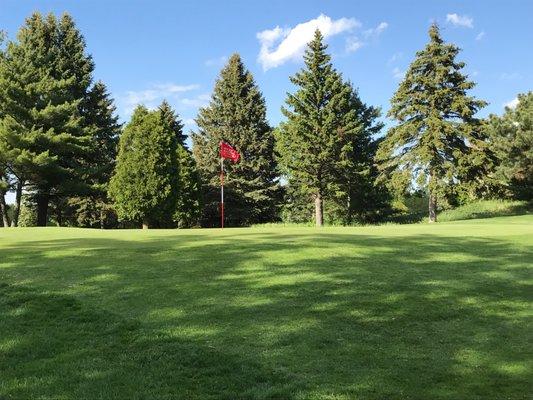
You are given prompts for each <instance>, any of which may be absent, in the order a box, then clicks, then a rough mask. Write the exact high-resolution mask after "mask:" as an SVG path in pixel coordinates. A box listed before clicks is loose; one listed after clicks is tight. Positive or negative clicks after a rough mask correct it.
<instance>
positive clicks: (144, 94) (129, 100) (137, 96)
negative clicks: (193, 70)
mask: <svg viewBox="0 0 533 400" xmlns="http://www.w3.org/2000/svg"><path fill="white" fill-rule="evenodd" d="M199 87H200V86H199V85H196V84H194V85H176V84H174V83H159V84H154V85H152V86H151V87H149V88H148V89H144V90H128V91H127V92H126V93H125V94H124V95H119V96H117V104H118V108H119V111H120V113H121V117H123V118H126V117H129V116H130V115H131V114H132V112H133V110H134V109H135V107H137V105H139V104H144V105H145V106H146V107H148V108H155V107H157V106H158V105H159V104H160V103H161V102H162V101H163V99H167V100H171V99H176V98H178V97H179V96H180V95H181V94H182V93H186V92H190V91H193V90H196V89H198V88H199Z"/></svg>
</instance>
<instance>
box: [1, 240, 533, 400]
mask: <svg viewBox="0 0 533 400" xmlns="http://www.w3.org/2000/svg"><path fill="white" fill-rule="evenodd" d="M205 239H206V238H205V236H202V235H197V234H187V235H180V236H179V239H176V238H172V239H167V238H154V239H152V240H146V241H143V242H128V241H120V240H116V239H83V238H80V239H68V240H55V241H46V242H32V243H31V245H27V247H23V246H17V245H15V246H13V247H11V248H7V249H5V250H2V255H3V256H4V258H3V261H2V262H1V263H0V273H2V272H3V275H4V277H5V280H6V281H8V282H12V283H18V284H20V283H21V282H22V283H24V285H26V286H28V288H23V287H20V286H19V285H11V286H4V287H2V289H1V293H2V294H1V295H0V299H2V300H3V303H2V307H1V308H0V313H1V320H2V321H4V320H5V321H6V324H5V327H7V328H4V329H3V330H2V331H0V343H4V345H3V346H1V345H0V349H1V350H0V357H1V358H0V366H1V370H2V371H7V374H3V375H4V378H3V383H1V384H0V388H2V389H1V390H0V395H2V394H3V395H4V396H8V398H10V397H12V398H28V397H37V396H41V397H42V398H56V397H63V398H69V399H70V398H72V399H80V398H106V399H107V398H158V399H160V398H217V399H219V398H220V399H224V398H228V399H229V398H243V399H261V398H280V399H290V398H295V399H312V398H316V399H318V398H321V399H326V398H337V399H352V398H365V399H394V398H412V399H428V398H432V399H459V398H465V399H466V398H468V399H501V398H512V399H520V398H524V399H525V398H527V396H529V393H530V389H531V385H530V383H529V382H531V377H532V365H531V360H532V353H531V348H532V346H531V335H530V331H531V320H530V319H528V318H529V317H530V313H529V311H530V310H531V300H532V294H531V286H528V279H530V278H531V270H530V268H529V267H530V265H531V260H532V254H531V252H530V251H528V250H527V249H525V248H523V247H519V246H514V245H512V244H511V243H508V242H501V241H497V240H494V239H488V238H483V239H481V238H475V239H474V238H465V237H460V238H459V237H446V238H443V237H439V236H407V237H394V238H391V237H379V236H370V235H356V236H354V235H348V234H338V233H330V234H322V233H313V234H309V235H291V234H284V235H273V234H269V233H266V232H263V233H253V234H249V235H246V236H245V237H243V235H242V234H235V235H232V234H226V235H224V236H222V237H220V238H216V239H213V238H209V240H208V241H207V242H206V240H205ZM50 249H53V250H54V252H51V251H50ZM72 249H76V250H75V251H73V250H72ZM117 249H120V250H117ZM2 263H4V266H5V267H4V268H3V269H2ZM29 287H31V289H30V288H29ZM6 299H7V301H6ZM6 343H7V344H6Z"/></svg>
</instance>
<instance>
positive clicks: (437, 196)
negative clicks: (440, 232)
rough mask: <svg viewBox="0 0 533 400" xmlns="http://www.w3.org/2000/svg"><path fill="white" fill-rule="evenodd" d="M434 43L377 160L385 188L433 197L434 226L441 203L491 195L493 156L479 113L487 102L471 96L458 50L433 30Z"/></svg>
mask: <svg viewBox="0 0 533 400" xmlns="http://www.w3.org/2000/svg"><path fill="white" fill-rule="evenodd" d="M429 36H430V42H429V43H428V44H427V46H426V47H425V48H424V50H421V51H419V52H417V54H416V58H415V60H414V61H413V63H412V64H411V65H410V67H409V69H408V71H407V73H406V75H405V79H404V80H403V81H402V83H401V84H400V86H399V88H398V90H397V91H396V93H395V94H394V96H393V98H392V100H391V109H390V111H389V113H388V115H389V117H390V118H393V119H395V120H396V121H397V122H398V124H397V125H396V126H395V127H393V128H391V129H390V130H389V132H388V133H387V136H386V138H385V139H384V140H383V142H382V143H381V145H380V148H379V151H378V154H377V157H378V160H379V162H380V168H381V172H382V182H386V183H387V185H388V186H389V187H390V188H391V189H393V190H395V191H396V192H397V193H401V192H405V191H408V190H409V188H410V187H411V186H412V185H413V183H414V185H415V186H416V187H418V188H423V189H425V190H427V192H428V193H429V198H430V201H429V204H430V207H429V209H430V221H433V220H434V219H435V215H436V214H435V213H436V207H437V200H439V201H448V202H450V201H451V202H453V198H454V197H455V196H457V193H458V192H461V193H462V196H463V197H466V198H470V199H472V198H476V197H479V196H481V195H483V194H485V193H487V192H488V185H487V180H486V176H487V171H488V170H489V169H490V166H491V163H492V158H493V157H492V155H491V153H490V150H489V148H488V143H487V140H486V137H485V136H484V134H483V130H482V129H481V123H480V121H479V120H478V119H476V118H475V114H476V112H477V111H478V110H479V109H480V108H482V107H484V106H485V105H486V103H485V102H484V101H480V100H476V99H475V98H473V97H471V96H468V95H467V91H468V90H470V89H472V88H473V87H474V83H473V82H471V81H469V80H468V77H467V76H466V75H464V74H462V73H461V70H462V69H463V67H464V65H465V64H464V63H463V62H458V61H456V60H455V58H456V56H457V54H458V53H459V48H457V47H456V46H455V45H453V44H446V43H444V42H443V40H442V38H441V36H440V33H439V29H438V27H437V26H436V25H432V26H431V28H430V30H429Z"/></svg>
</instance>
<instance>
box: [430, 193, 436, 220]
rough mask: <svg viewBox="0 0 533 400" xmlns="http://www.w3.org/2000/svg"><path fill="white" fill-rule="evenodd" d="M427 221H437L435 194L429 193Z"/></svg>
mask: <svg viewBox="0 0 533 400" xmlns="http://www.w3.org/2000/svg"><path fill="white" fill-rule="evenodd" d="M429 222H430V223H432V222H437V196H435V194H433V193H430V194H429Z"/></svg>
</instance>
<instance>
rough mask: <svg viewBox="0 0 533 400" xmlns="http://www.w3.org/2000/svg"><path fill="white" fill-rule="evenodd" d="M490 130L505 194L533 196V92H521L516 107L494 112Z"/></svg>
mask: <svg viewBox="0 0 533 400" xmlns="http://www.w3.org/2000/svg"><path fill="white" fill-rule="evenodd" d="M487 133H488V135H489V137H490V141H491V145H492V148H493V150H494V152H495V153H496V156H497V158H498V163H497V166H496V171H495V172H496V174H495V175H496V180H497V182H498V183H499V185H500V186H501V188H502V189H503V192H504V195H506V196H508V197H512V198H516V199H523V200H531V199H533V92H528V93H526V94H519V95H518V105H517V106H516V108H515V109H511V108H507V109H506V110H505V113H504V115H503V116H502V117H497V116H495V115H491V116H490V117H489V120H488V123H487Z"/></svg>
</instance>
